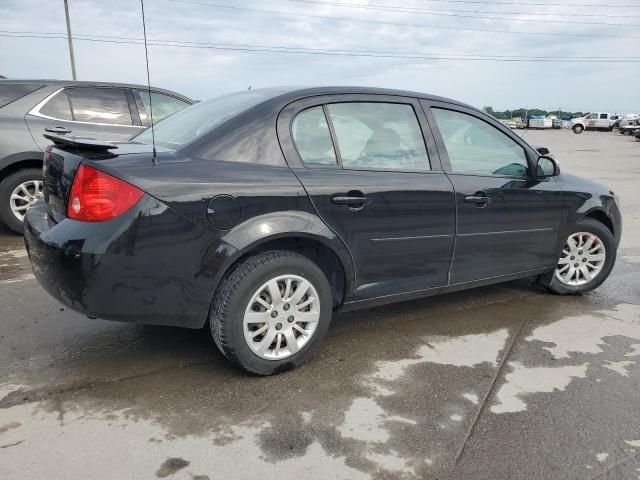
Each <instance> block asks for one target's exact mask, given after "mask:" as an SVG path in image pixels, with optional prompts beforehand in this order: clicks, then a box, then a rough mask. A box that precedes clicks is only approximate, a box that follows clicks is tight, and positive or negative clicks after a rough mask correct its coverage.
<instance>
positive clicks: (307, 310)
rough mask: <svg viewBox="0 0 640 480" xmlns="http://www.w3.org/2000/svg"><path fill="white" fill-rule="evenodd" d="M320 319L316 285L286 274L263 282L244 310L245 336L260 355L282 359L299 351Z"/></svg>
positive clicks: (250, 346)
mask: <svg viewBox="0 0 640 480" xmlns="http://www.w3.org/2000/svg"><path fill="white" fill-rule="evenodd" d="M319 320H320V300H319V298H318V292H317V291H316V289H315V287H314V286H313V285H312V284H311V282H309V281H308V280H306V279H304V278H302V277H299V276H297V275H282V276H279V277H276V278H272V279H271V280H269V281H268V282H266V283H265V284H264V285H262V286H261V287H260V288H259V289H258V290H256V292H255V293H254V294H253V296H252V297H251V300H250V301H249V305H248V306H247V309H246V310H245V313H244V320H243V327H244V339H245V340H246V342H247V345H249V348H251V350H252V351H253V353H255V354H256V355H258V356H259V357H260V358H264V359H267V360H280V359H283V358H286V357H289V356H291V355H293V354H295V353H297V352H298V351H299V350H300V349H301V348H302V347H304V346H305V345H306V344H307V342H309V340H310V339H311V337H312V336H313V333H314V332H315V330H316V327H317V326H318V321H319Z"/></svg>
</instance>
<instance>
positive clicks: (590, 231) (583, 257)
mask: <svg viewBox="0 0 640 480" xmlns="http://www.w3.org/2000/svg"><path fill="white" fill-rule="evenodd" d="M615 261H616V246H615V240H614V238H613V234H612V233H611V231H610V230H609V229H608V228H607V227H606V226H605V225H603V224H602V223H600V222H598V221H596V220H591V219H585V220H583V221H581V222H580V223H578V224H577V225H576V227H575V228H574V230H573V231H572V233H571V234H570V235H569V237H568V238H567V240H566V242H565V245H564V247H563V249H562V253H561V254H560V258H559V259H558V265H557V267H556V269H555V270H554V271H553V273H551V274H549V275H547V276H545V277H543V279H542V283H543V284H545V285H546V286H547V287H548V288H549V289H550V290H551V291H553V292H555V293H558V294H561V295H566V294H577V293H585V292H589V291H591V290H593V289H595V288H597V287H598V286H600V285H601V284H602V282H604V281H605V280H606V279H607V277H608V276H609V274H610V273H611V270H612V269H613V265H614V263H615Z"/></svg>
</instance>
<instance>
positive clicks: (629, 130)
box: [619, 119, 640, 135]
mask: <svg viewBox="0 0 640 480" xmlns="http://www.w3.org/2000/svg"><path fill="white" fill-rule="evenodd" d="M638 129H640V119H636V120H630V121H629V122H628V123H627V124H626V125H624V126H623V127H620V128H619V131H620V133H621V134H622V135H635V133H636V132H637V131H638Z"/></svg>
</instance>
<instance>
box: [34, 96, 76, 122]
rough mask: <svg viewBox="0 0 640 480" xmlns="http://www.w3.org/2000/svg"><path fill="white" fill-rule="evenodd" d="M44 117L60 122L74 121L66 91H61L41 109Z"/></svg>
mask: <svg viewBox="0 0 640 480" xmlns="http://www.w3.org/2000/svg"><path fill="white" fill-rule="evenodd" d="M40 113H41V114H42V115H46V116H47V117H51V118H57V119H58V120H73V117H72V116H71V105H69V98H68V97H67V91H66V90H60V91H59V92H58V93H56V94H55V95H54V96H53V97H51V98H50V99H49V101H48V102H47V103H45V104H44V106H43V107H42V108H41V109H40Z"/></svg>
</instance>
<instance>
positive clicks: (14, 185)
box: [0, 168, 42, 233]
mask: <svg viewBox="0 0 640 480" xmlns="http://www.w3.org/2000/svg"><path fill="white" fill-rule="evenodd" d="M41 196H42V170H40V169H37V168H25V169H23V170H18V171H17V172H14V173H12V174H10V175H7V177H6V178H5V179H4V180H2V182H0V218H1V219H2V221H3V222H4V224H5V225H6V226H7V227H9V228H10V229H11V230H13V231H14V232H16V233H22V220H23V219H24V214H25V213H26V212H27V208H29V206H30V205H31V204H33V202H35V201H36V200H37V199H38V198H40V197H41Z"/></svg>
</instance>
